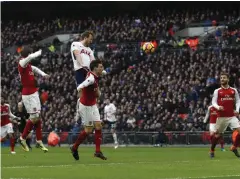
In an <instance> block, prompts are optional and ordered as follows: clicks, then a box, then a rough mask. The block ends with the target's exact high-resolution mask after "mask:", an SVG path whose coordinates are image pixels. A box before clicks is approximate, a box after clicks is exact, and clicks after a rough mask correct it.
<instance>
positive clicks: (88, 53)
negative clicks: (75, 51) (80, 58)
mask: <svg viewBox="0 0 240 179" xmlns="http://www.w3.org/2000/svg"><path fill="white" fill-rule="evenodd" d="M81 53H84V54H86V55H88V56H89V57H90V54H91V53H90V52H89V51H87V50H85V49H82V50H81V52H80V54H81Z"/></svg>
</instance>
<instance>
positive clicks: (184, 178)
mask: <svg viewBox="0 0 240 179" xmlns="http://www.w3.org/2000/svg"><path fill="white" fill-rule="evenodd" d="M225 177H240V175H221V176H202V177H177V178H162V179H207V178H225Z"/></svg>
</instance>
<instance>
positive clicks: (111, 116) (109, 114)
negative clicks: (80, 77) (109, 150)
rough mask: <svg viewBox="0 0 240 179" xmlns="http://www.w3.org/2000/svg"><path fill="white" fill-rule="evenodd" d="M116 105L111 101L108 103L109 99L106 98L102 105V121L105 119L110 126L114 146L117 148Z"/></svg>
mask: <svg viewBox="0 0 240 179" xmlns="http://www.w3.org/2000/svg"><path fill="white" fill-rule="evenodd" d="M116 110H117V108H116V106H115V105H114V104H113V103H110V100H109V99H107V100H106V106H105V107H104V121H106V122H107V123H108V124H109V125H110V127H111V133H112V136H113V140H114V144H115V146H114V148H115V149H116V148H118V141H117V134H116V130H115V129H116V121H117V120H116V116H115V113H116Z"/></svg>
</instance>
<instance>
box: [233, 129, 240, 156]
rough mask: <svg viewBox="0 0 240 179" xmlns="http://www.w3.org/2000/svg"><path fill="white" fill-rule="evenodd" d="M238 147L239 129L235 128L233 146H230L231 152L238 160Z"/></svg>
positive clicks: (239, 141) (239, 139)
mask: <svg viewBox="0 0 240 179" xmlns="http://www.w3.org/2000/svg"><path fill="white" fill-rule="evenodd" d="M239 146H240V128H237V129H236V131H235V132H234V140H233V145H232V146H231V151H232V152H233V153H234V154H235V155H236V157H238V158H240V154H239V152H238V150H237V148H238V147H239Z"/></svg>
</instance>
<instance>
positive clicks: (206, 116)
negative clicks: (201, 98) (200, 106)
mask: <svg viewBox="0 0 240 179" xmlns="http://www.w3.org/2000/svg"><path fill="white" fill-rule="evenodd" d="M210 108H211V106H209V107H208V110H207V113H206V115H205V118H204V120H203V122H204V123H207V121H208V119H209V116H210Z"/></svg>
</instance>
